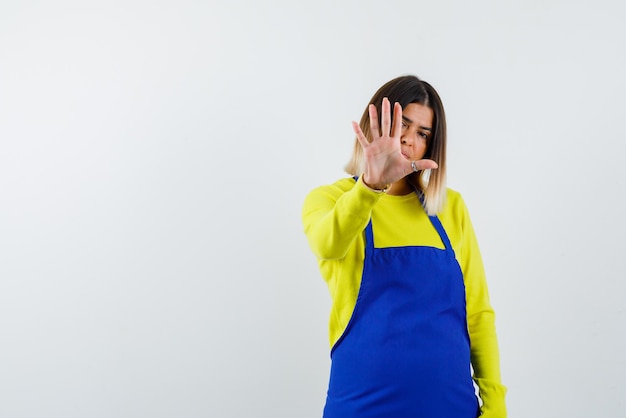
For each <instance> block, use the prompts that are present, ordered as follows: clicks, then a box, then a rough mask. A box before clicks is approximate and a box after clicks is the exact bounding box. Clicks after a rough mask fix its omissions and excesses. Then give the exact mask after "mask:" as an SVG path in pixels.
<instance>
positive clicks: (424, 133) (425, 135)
mask: <svg viewBox="0 0 626 418" xmlns="http://www.w3.org/2000/svg"><path fill="white" fill-rule="evenodd" d="M417 134H418V135H419V136H421V137H422V138H424V139H428V134H427V133H426V132H418V133H417Z"/></svg>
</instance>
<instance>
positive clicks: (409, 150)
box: [400, 103, 433, 161]
mask: <svg viewBox="0 0 626 418" xmlns="http://www.w3.org/2000/svg"><path fill="white" fill-rule="evenodd" d="M432 132H433V110H432V109H431V108H430V107H428V106H424V105H422V104H418V103H409V104H408V105H406V107H404V109H402V136H401V137H400V138H401V139H400V141H401V150H402V155H404V158H406V159H407V160H411V161H416V160H421V159H422V158H423V157H424V154H426V149H427V147H428V143H429V142H430V139H431V135H432Z"/></svg>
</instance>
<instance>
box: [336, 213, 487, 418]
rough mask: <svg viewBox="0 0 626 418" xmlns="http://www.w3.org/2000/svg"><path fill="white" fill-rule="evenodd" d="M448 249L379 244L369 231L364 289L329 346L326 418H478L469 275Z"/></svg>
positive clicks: (438, 226) (444, 236) (444, 239)
mask: <svg viewBox="0 0 626 418" xmlns="http://www.w3.org/2000/svg"><path fill="white" fill-rule="evenodd" d="M430 221H431V223H432V225H433V226H434V227H435V229H436V230H437V232H438V233H439V236H440V237H441V241H442V242H443V244H444V246H445V249H443V250H442V249H438V248H434V247H423V246H410V247H390V248H375V247H374V234H373V232H372V222H371V221H370V222H369V224H368V225H367V227H366V229H365V239H366V247H365V260H364V264H363V276H362V279H361V280H362V281H361V288H360V290H359V295H358V297H357V301H356V306H355V308H354V312H353V314H352V318H351V319H350V322H349V323H348V326H347V327H346V330H345V331H344V333H343V335H342V336H341V338H340V339H339V340H338V341H337V343H336V344H335V345H334V347H333V349H332V351H331V359H332V365H331V372H330V383H329V388H328V395H327V398H326V406H325V408H324V418H357V417H358V418H374V417H376V418H383V417H384V418H409V417H410V418H417V417H425V418H436V417H441V418H476V417H477V416H478V414H479V405H478V399H477V397H476V394H475V392H474V384H473V381H472V378H471V369H470V343H469V336H468V333H467V317H466V310H465V285H464V283H463V273H462V272H461V268H460V266H459V264H458V262H457V260H456V257H455V255H454V250H453V249H452V245H450V241H449V239H448V235H447V234H446V232H445V230H444V229H443V226H442V225H441V222H440V221H439V218H437V217H436V216H431V217H430Z"/></svg>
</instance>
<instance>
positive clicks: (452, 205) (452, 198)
mask: <svg viewBox="0 0 626 418" xmlns="http://www.w3.org/2000/svg"><path fill="white" fill-rule="evenodd" d="M441 215H442V216H448V217H453V218H457V219H458V218H459V217H461V218H464V217H465V216H467V206H466V205H465V200H463V196H462V195H461V193H460V192H458V191H457V190H454V189H451V188H449V187H448V188H447V189H446V203H445V205H444V207H443V210H442V211H441Z"/></svg>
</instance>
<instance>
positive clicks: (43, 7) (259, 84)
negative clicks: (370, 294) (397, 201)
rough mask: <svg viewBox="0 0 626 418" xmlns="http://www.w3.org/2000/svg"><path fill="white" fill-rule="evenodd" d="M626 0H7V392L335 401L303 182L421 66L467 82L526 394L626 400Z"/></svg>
mask: <svg viewBox="0 0 626 418" xmlns="http://www.w3.org/2000/svg"><path fill="white" fill-rule="evenodd" d="M622 9H623V5H622V4H621V3H620V2H618V1H616V0H615V1H610V0H597V1H593V2H592V1H584V2H583V1H558V0H547V1H546V0H543V1H517V2H516V1H500V0H498V1H497V0H482V1H481V0H478V1H471V2H469V1H461V0H459V1H438V2H435V1H431V2H418V1H386V2H379V1H372V0H368V1H356V0H354V1H330V0H318V1H312V2H308V3H305V2H296V1H287V0H284V1H280V0H268V1H263V2H254V1H221V2H216V1H208V2H207V1H199V0H198V1H193V0H182V1H180V0H179V1H147V0H146V1H139V0H124V1H120V0H117V1H108V2H97V3H96V2H85V1H66V0H65V1H64V0H58V1H54V2H51V1H50V2H46V1H39V2H36V1H17V0H4V1H3V2H2V3H1V4H0V141H1V147H0V228H1V230H0V416H2V417H4V418H18V417H20V418H21V417H63V418H70V417H81V418H84V417H107V418H109V417H118V418H121V417H151V418H158V417H273V418H276V417H286V418H293V417H298V418H307V417H319V416H321V409H322V407H323V403H324V396H325V390H326V385H327V378H328V367H329V356H328V348H329V347H328V340H327V315H328V310H329V307H330V300H329V296H328V292H327V290H326V288H325V285H324V283H323V281H322V279H321V276H320V275H319V272H318V270H317V265H316V263H315V260H314V257H313V255H312V254H311V253H310V251H309V249H308V247H307V244H306V240H305V237H304V234H303V233H302V226H301V221H300V211H301V207H302V202H303V199H304V197H305V195H306V193H307V192H308V191H309V190H310V189H312V188H313V187H315V186H317V185H321V184H326V183H330V182H333V181H335V180H337V179H338V178H340V177H343V176H344V175H345V174H344V173H343V170H342V168H343V165H344V164H345V162H346V161H347V159H348V158H349V155H350V151H351V148H352V143H353V135H352V131H351V126H350V122H351V121H352V120H353V119H358V118H360V116H361V113H362V111H363V109H364V108H365V106H366V104H367V101H368V100H369V98H370V97H371V96H372V94H373V93H374V91H375V90H376V89H377V88H378V87H379V86H380V85H382V84H383V83H384V82H386V81H388V80H389V79H391V78H394V77H396V76H398V75H403V74H415V75H417V76H419V77H421V78H423V79H425V80H427V81H429V82H431V83H432V84H433V85H434V86H435V88H436V89H437V90H438V91H439V93H440V94H441V96H442V98H443V101H444V105H445V106H446V110H447V116H448V122H449V186H450V187H452V188H454V189H456V190H459V191H460V192H461V193H462V194H463V196H464V198H465V200H466V202H467V204H468V206H469V208H470V212H471V214H472V218H473V221H474V226H475V229H476V230H477V233H478V238H479V241H480V244H481V249H482V252H483V256H484V260H485V264H486V268H487V273H488V281H489V284H490V289H491V297H492V303H493V305H494V307H495V309H496V312H497V315H498V316H497V327H498V334H499V339H500V346H501V356H502V373H503V379H504V383H505V384H506V385H507V386H508V387H509V395H508V398H507V399H508V407H509V416H510V417H514V418H515V417H535V418H538V417H556V416H562V417H589V416H596V417H618V416H623V411H624V408H625V407H626V404H625V401H624V399H625V398H626V396H625V395H626V389H625V388H626V364H625V360H624V353H626V339H625V329H626V327H625V326H624V323H625V322H626V314H625V311H624V305H625V302H624V299H625V292H626V286H625V285H624V279H625V277H624V276H625V275H624V271H623V266H624V257H625V255H624V253H625V250H626V244H625V243H624V236H625V235H626V226H625V223H624V221H623V214H622V212H623V203H622V197H621V196H620V195H621V194H623V192H624V189H625V184H624V183H625V182H624V178H625V175H624V172H623V169H624V168H623V166H624V163H625V162H626V161H625V160H626V159H625V158H624V154H623V151H624V140H625V139H626V138H625V135H624V131H625V129H624V126H623V123H624V110H625V106H624V97H625V96H626V81H625V80H626V77H625V74H626V62H625V59H626V54H625V53H624V40H625V39H626V29H625V26H624V25H623V18H624V12H623V11H622Z"/></svg>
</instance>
